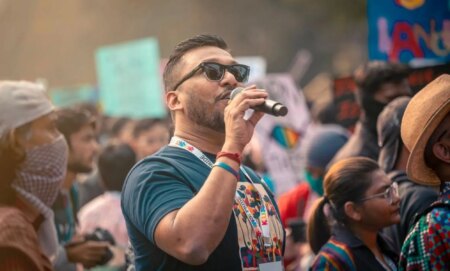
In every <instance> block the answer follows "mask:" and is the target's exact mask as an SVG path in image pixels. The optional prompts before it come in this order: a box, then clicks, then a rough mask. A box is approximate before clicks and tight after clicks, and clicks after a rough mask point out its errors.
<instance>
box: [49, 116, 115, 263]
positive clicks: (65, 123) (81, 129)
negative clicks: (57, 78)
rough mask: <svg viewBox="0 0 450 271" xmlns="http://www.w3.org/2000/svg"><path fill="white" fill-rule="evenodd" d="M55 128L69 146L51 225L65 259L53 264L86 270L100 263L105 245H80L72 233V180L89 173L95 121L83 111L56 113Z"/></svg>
mask: <svg viewBox="0 0 450 271" xmlns="http://www.w3.org/2000/svg"><path fill="white" fill-rule="evenodd" d="M57 114H58V120H57V122H56V125H57V128H58V130H59V131H61V133H62V134H63V135H64V137H65V138H66V141H67V143H68V145H69V159H68V164H67V173H66V176H65V179H64V182H63V184H62V187H61V189H60V192H59V195H58V198H57V199H56V202H55V204H54V205H53V210H54V212H55V225H56V230H57V233H58V239H59V243H60V244H61V246H62V248H63V249H64V251H65V253H64V254H63V255H64V256H66V257H60V258H59V259H58V261H57V262H56V264H55V269H57V270H75V268H76V264H77V263H79V264H82V265H83V266H84V267H87V268H90V267H93V266H96V265H97V264H99V263H100V262H101V260H102V259H103V257H104V256H105V254H106V251H107V244H106V243H104V242H97V241H84V239H83V237H81V236H78V235H77V233H76V226H77V219H76V217H77V212H78V210H79V203H78V200H79V198H78V189H77V185H76V177H77V174H79V173H89V172H91V171H92V169H93V166H94V162H95V160H94V159H95V157H96V155H97V152H98V147H99V146H98V144H97V139H96V134H95V119H94V118H93V117H92V115H91V114H90V113H89V112H88V111H86V110H79V109H72V108H67V109H61V110H59V111H58V112H57Z"/></svg>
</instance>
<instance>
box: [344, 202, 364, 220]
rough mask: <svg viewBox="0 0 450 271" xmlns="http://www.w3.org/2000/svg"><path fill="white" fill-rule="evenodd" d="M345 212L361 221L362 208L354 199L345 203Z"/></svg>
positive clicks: (349, 216) (351, 217)
mask: <svg viewBox="0 0 450 271" xmlns="http://www.w3.org/2000/svg"><path fill="white" fill-rule="evenodd" d="M344 212H345V214H346V215H347V217H348V218H350V219H352V220H354V221H358V222H359V221H361V219H362V210H361V208H360V207H359V206H358V205H356V204H355V203H354V202H352V201H347V202H346V203H345V204H344Z"/></svg>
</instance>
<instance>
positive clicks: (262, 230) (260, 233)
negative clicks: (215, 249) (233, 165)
mask: <svg viewBox="0 0 450 271" xmlns="http://www.w3.org/2000/svg"><path fill="white" fill-rule="evenodd" d="M169 146H173V147H178V148H180V149H184V150H186V151H188V152H190V153H192V154H193V155H195V157H197V158H198V159H199V160H200V161H202V162H203V163H204V164H205V165H207V166H208V167H210V168H212V167H213V166H214V163H213V162H212V161H211V160H210V159H209V158H208V157H207V156H206V155H205V154H204V153H203V152H202V151H200V150H199V149H197V148H196V147H194V146H192V145H191V144H189V143H187V142H186V141H184V140H183V139H181V138H179V137H177V136H173V137H172V139H171V140H170V143H169ZM240 170H242V172H243V173H244V175H245V177H246V178H247V180H248V181H249V182H250V183H251V184H252V185H253V186H254V187H255V190H256V192H257V193H258V196H259V199H260V201H261V205H260V210H259V223H258V221H257V220H256V218H255V217H254V216H253V214H252V212H251V211H250V210H249V208H248V206H247V204H245V201H244V198H245V195H244V198H243V197H242V196H241V195H240V194H239V192H238V191H237V190H236V196H235V200H236V201H237V202H238V203H239V204H240V205H241V207H242V209H243V210H244V212H245V214H246V215H247V218H248V219H249V221H250V224H251V226H252V228H253V231H254V232H255V234H256V237H257V238H261V237H262V239H263V243H264V247H266V248H267V247H271V246H272V240H271V237H270V225H269V217H268V215H267V207H266V204H265V203H264V199H263V197H262V196H261V194H260V193H259V191H258V189H256V186H255V184H254V182H253V181H252V179H251V178H250V175H249V174H248V173H247V171H246V170H245V168H244V167H243V166H240ZM260 225H261V227H260Z"/></svg>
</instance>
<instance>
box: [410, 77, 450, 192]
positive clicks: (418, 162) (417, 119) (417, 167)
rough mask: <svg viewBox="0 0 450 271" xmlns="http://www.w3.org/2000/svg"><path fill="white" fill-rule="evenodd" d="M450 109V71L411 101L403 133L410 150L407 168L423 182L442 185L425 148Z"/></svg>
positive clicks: (416, 180)
mask: <svg viewBox="0 0 450 271" xmlns="http://www.w3.org/2000/svg"><path fill="white" fill-rule="evenodd" d="M449 112H450V75H448V74H444V75H441V76H439V77H438V78H436V79H435V80H433V81H432V82H431V83H429V84H428V85H426V86H425V87H424V88H423V89H422V90H420V91H419V92H418V93H417V94H416V95H415V96H414V97H413V98H412V99H411V101H410V102H409V104H408V106H407V107H406V110H405V113H404V115H403V119H402V125H401V136H402V140H403V143H404V144H405V146H406V148H407V149H408V150H409V151H410V155H409V158H408V163H407V166H406V171H407V174H408V177H409V178H410V179H411V180H412V181H414V182H416V183H419V184H423V185H430V186H438V185H440V184H441V180H440V179H439V177H438V176H437V175H436V173H435V171H434V170H432V169H431V168H430V167H428V165H427V164H426V162H425V157H424V153H425V148H426V146H427V143H428V141H429V139H430V137H431V135H432V134H433V132H434V131H435V130H436V128H437V127H438V125H439V124H440V123H441V122H442V120H443V119H444V118H445V117H446V116H447V114H448V113H449Z"/></svg>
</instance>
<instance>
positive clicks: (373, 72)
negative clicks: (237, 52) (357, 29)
mask: <svg viewBox="0 0 450 271" xmlns="http://www.w3.org/2000/svg"><path fill="white" fill-rule="evenodd" d="M230 52H231V51H230V48H229V47H228V45H227V44H226V43H225V41H224V40H223V39H222V38H220V37H218V36H214V35H198V36H194V37H192V38H189V39H187V40H184V41H182V42H181V43H179V44H178V45H177V46H176V47H175V49H174V51H173V52H172V54H171V56H170V58H169V61H168V63H167V65H166V67H165V69H164V74H163V81H164V88H165V102H166V105H167V107H168V109H169V111H170V117H168V118H167V119H139V120H137V119H130V118H127V117H121V118H117V117H106V116H103V115H102V114H101V112H100V111H99V110H97V108H96V107H95V106H92V105H88V104H78V105H73V106H70V107H66V108H57V107H55V106H54V105H53V104H52V102H51V101H50V100H49V98H48V95H47V93H46V89H45V87H44V86H42V85H40V84H37V83H31V82H25V81H0V188H1V189H0V270H39V271H43V270H61V271H66V270H68V271H70V270H130V271H131V270H171V271H175V270H183V271H186V270H245V271H250V270H262V271H267V270H270V271H281V270H287V271H303V270H391V271H394V270H450V235H449V232H450V208H449V207H450V75H446V74H444V75H441V76H439V77H438V78H436V79H434V80H433V81H431V82H429V84H428V85H426V86H425V87H424V88H423V89H422V90H419V91H418V92H417V93H412V91H411V89H410V87H409V85H408V80H407V78H408V72H409V70H408V68H407V67H405V66H404V65H401V64H398V63H385V62H369V63H367V64H364V65H362V66H361V67H360V68H358V69H357V70H356V71H355V74H354V80H355V82H356V84H357V87H358V88H357V91H356V93H355V94H356V100H357V102H358V104H359V106H360V108H361V116H360V118H359V120H358V122H357V124H356V127H355V130H354V131H348V130H347V129H345V128H344V127H342V126H340V125H339V123H337V121H334V118H333V115H335V114H336V112H334V111H333V109H335V107H334V106H333V104H329V106H328V107H323V108H322V110H321V112H318V113H317V114H316V115H315V116H316V117H315V118H314V119H313V121H312V123H311V124H310V126H309V127H308V130H307V134H306V135H305V137H304V139H303V141H302V142H301V145H300V146H299V147H300V148H302V150H303V154H302V155H303V156H304V161H305V165H304V174H303V176H302V177H301V178H300V179H299V180H296V181H297V183H298V185H297V186H296V187H294V188H293V189H291V190H290V191H288V192H286V193H283V194H281V195H276V194H274V193H273V192H272V189H271V185H272V184H271V183H270V182H269V183H267V180H269V179H270V177H268V176H266V175H267V174H264V175H265V176H260V174H259V173H261V172H263V171H264V168H265V165H264V161H263V160H262V158H261V156H262V153H263V152H264V146H259V145H258V143H257V142H256V141H257V140H256V139H255V137H254V133H255V127H256V126H257V125H258V122H259V121H260V119H261V118H262V117H263V116H264V115H265V114H264V113H263V112H260V111H259V110H258V106H259V105H261V104H262V103H264V101H265V100H266V99H267V98H268V96H269V94H268V92H267V91H266V90H264V89H260V88H259V87H258V86H256V85H251V84H250V85H248V84H247V80H248V78H249V74H250V67H248V66H246V65H243V64H240V63H238V62H237V61H236V60H235V58H234V57H233V56H232V54H231V53H230ZM237 87H243V88H244V91H241V92H240V93H238V94H237V95H235V96H233V97H231V92H232V90H234V89H235V88H237ZM249 109H254V110H250V111H251V112H250V113H249ZM137 110H138V109H137ZM265 173H267V172H265Z"/></svg>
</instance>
